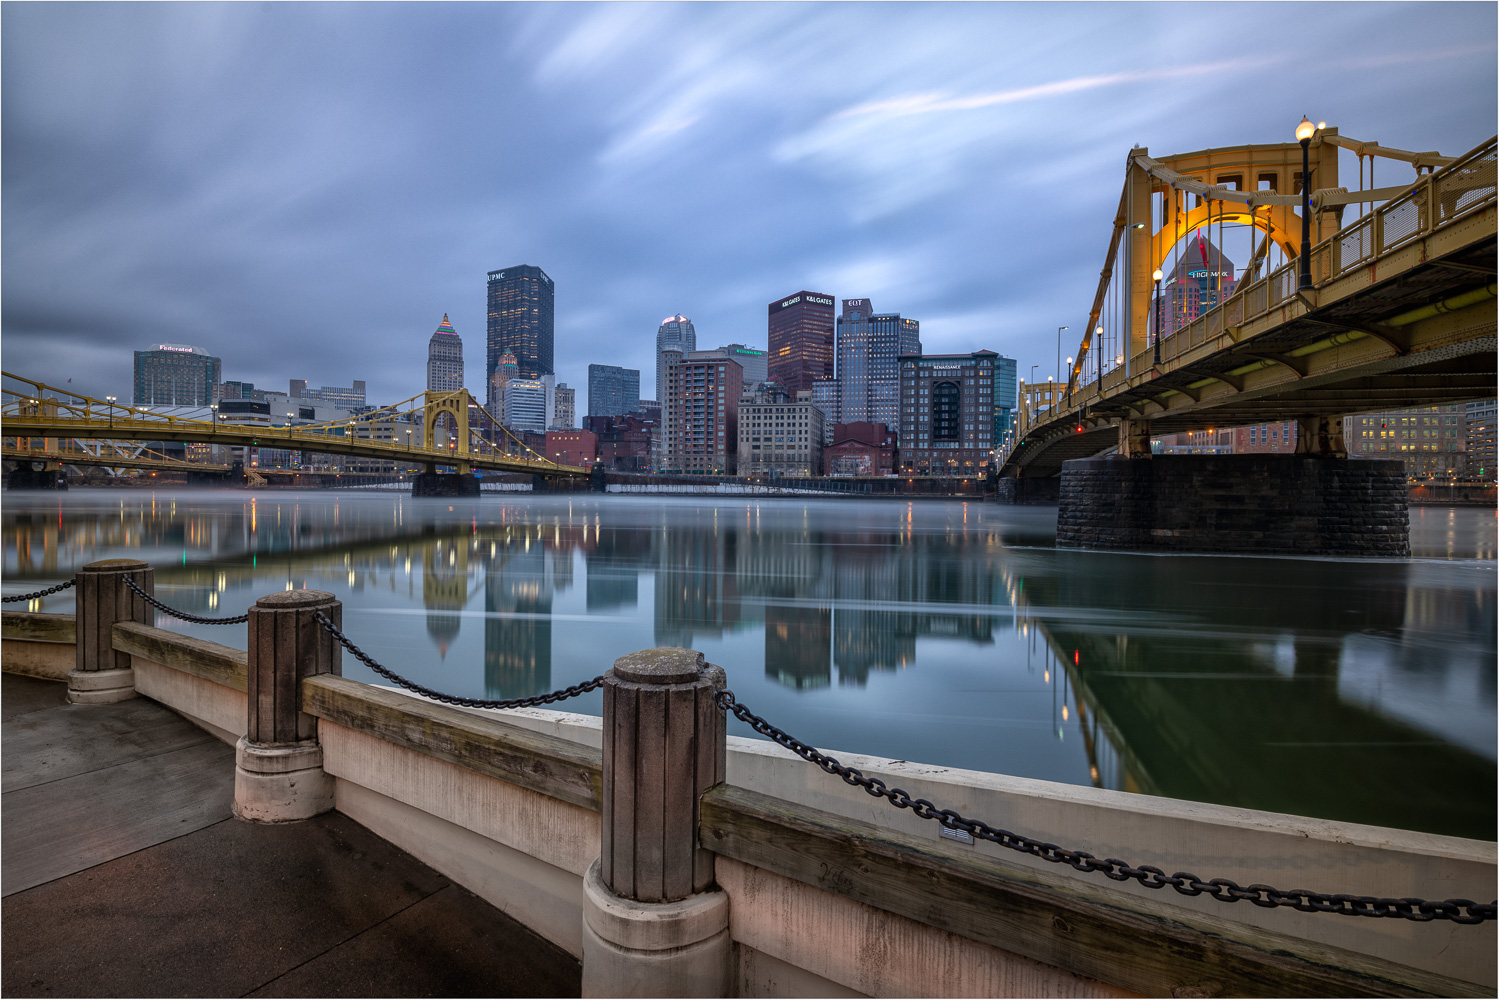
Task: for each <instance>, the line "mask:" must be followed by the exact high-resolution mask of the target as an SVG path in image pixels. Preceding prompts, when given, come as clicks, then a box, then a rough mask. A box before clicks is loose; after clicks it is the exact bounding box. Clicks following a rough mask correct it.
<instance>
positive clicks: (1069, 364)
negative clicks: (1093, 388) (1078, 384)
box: [1067, 355, 1072, 405]
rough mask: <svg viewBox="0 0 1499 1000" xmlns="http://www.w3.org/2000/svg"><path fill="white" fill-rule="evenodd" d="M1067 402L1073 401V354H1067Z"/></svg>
mask: <svg viewBox="0 0 1499 1000" xmlns="http://www.w3.org/2000/svg"><path fill="white" fill-rule="evenodd" d="M1067 403H1068V405H1071V403H1072V356H1071V355H1068V356H1067Z"/></svg>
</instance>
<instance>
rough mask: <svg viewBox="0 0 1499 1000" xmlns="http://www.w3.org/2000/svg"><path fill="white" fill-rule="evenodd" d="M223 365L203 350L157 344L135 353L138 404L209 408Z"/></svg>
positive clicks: (181, 345) (185, 345) (186, 346)
mask: <svg viewBox="0 0 1499 1000" xmlns="http://www.w3.org/2000/svg"><path fill="white" fill-rule="evenodd" d="M222 366H223V362H222V361H220V360H219V359H218V358H215V357H213V356H212V355H210V354H209V353H208V352H207V351H205V350H203V348H201V347H190V346H188V345H187V344H156V345H154V346H152V348H151V349H150V350H149V351H136V352H135V403H136V405H138V406H139V405H142V404H144V405H147V406H207V405H208V404H209V403H211V402H213V387H214V386H216V385H218V383H219V377H220V375H219V373H220V370H221V368H222Z"/></svg>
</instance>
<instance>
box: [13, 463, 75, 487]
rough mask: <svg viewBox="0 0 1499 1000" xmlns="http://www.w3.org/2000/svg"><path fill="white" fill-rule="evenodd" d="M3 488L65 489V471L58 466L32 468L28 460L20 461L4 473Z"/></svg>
mask: <svg viewBox="0 0 1499 1000" xmlns="http://www.w3.org/2000/svg"><path fill="white" fill-rule="evenodd" d="M5 488H6V489H11V490H65V489H67V488H68V476H67V473H66V472H64V471H63V470H62V469H59V468H48V469H40V470H38V469H33V468H32V467H31V463H30V462H22V463H21V464H20V465H18V466H16V468H14V469H12V470H11V471H10V472H7V473H6V474H5Z"/></svg>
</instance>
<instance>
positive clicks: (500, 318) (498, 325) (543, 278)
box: [484, 264, 555, 402]
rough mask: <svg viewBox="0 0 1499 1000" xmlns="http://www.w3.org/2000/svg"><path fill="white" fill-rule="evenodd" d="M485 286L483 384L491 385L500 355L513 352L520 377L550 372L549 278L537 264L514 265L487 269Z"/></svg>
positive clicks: (551, 299)
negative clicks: (499, 268)
mask: <svg viewBox="0 0 1499 1000" xmlns="http://www.w3.org/2000/svg"><path fill="white" fill-rule="evenodd" d="M488 289H489V292H488V313H489V322H488V327H487V329H486V331H485V356H484V383H485V385H493V375H494V372H495V369H496V368H497V367H498V366H499V363H500V355H502V354H506V353H509V354H514V355H515V359H516V361H517V362H518V363H519V366H520V377H521V378H540V377H541V376H543V375H551V374H553V372H554V371H555V369H554V368H553V367H552V304H553V292H554V289H553V287H552V279H551V278H549V277H547V273H546V272H545V271H543V270H542V269H541V268H539V267H533V266H531V265H530V264H517V265H516V266H515V267H507V268H505V269H504V270H503V271H490V272H489V285H488ZM490 401H491V402H494V399H493V397H491V400H490Z"/></svg>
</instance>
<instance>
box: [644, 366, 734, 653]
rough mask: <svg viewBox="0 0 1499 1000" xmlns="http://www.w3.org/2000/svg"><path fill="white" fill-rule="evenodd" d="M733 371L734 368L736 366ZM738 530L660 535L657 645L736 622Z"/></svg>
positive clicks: (715, 632) (687, 641)
mask: <svg viewBox="0 0 1499 1000" xmlns="http://www.w3.org/2000/svg"><path fill="white" fill-rule="evenodd" d="M736 367H737V366H736ZM738 552H739V533H738V531H737V530H725V531H713V530H707V529H704V528H701V527H688V528H685V529H677V530H673V531H671V532H670V533H668V534H666V535H663V536H662V537H661V539H660V544H659V546H658V549H657V552H656V559H657V564H656V645H658V646H686V647H691V646H692V642H693V636H695V635H710V636H715V637H717V636H721V635H723V631H724V628H725V627H733V626H734V625H735V624H736V623H738V621H739V594H738V589H737V587H736V580H735V572H734V569H735V565H736V563H737V555H738Z"/></svg>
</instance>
